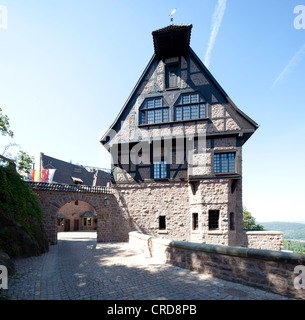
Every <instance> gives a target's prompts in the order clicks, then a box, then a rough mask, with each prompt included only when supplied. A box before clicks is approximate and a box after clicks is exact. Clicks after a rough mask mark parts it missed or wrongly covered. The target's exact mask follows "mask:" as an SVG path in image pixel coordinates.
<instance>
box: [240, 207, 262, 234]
mask: <svg viewBox="0 0 305 320" xmlns="http://www.w3.org/2000/svg"><path fill="white" fill-rule="evenodd" d="M243 227H244V229H247V230H264V226H262V225H260V224H258V223H256V220H255V218H254V217H253V216H252V214H251V212H249V211H248V210H247V209H246V208H244V209H243Z"/></svg>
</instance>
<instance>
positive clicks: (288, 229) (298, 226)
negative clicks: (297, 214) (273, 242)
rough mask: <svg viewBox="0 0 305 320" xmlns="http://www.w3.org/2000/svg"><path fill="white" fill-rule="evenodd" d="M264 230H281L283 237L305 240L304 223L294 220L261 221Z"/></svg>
mask: <svg viewBox="0 0 305 320" xmlns="http://www.w3.org/2000/svg"><path fill="white" fill-rule="evenodd" d="M262 224H263V225H264V227H265V229H266V230H273V231H281V232H283V233H284V239H294V240H305V224H304V223H296V222H282V221H274V222H262Z"/></svg>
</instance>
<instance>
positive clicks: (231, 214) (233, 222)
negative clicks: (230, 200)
mask: <svg viewBox="0 0 305 320" xmlns="http://www.w3.org/2000/svg"><path fill="white" fill-rule="evenodd" d="M230 230H231V231H234V230H235V221H234V212H230Z"/></svg>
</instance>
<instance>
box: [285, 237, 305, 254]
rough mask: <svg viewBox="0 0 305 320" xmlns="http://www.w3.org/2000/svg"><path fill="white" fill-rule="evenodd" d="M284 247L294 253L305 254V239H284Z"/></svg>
mask: <svg viewBox="0 0 305 320" xmlns="http://www.w3.org/2000/svg"><path fill="white" fill-rule="evenodd" d="M284 248H286V249H288V250H292V251H293V252H294V253H302V254H305V242H304V241H302V242H301V241H292V240H284Z"/></svg>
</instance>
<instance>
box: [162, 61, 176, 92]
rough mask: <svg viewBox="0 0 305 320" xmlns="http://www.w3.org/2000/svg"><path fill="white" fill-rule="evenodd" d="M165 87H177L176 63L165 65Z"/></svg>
mask: <svg viewBox="0 0 305 320" xmlns="http://www.w3.org/2000/svg"><path fill="white" fill-rule="evenodd" d="M165 83H166V88H167V89H169V88H177V86H178V65H177V64H175V65H169V66H166V67H165Z"/></svg>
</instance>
